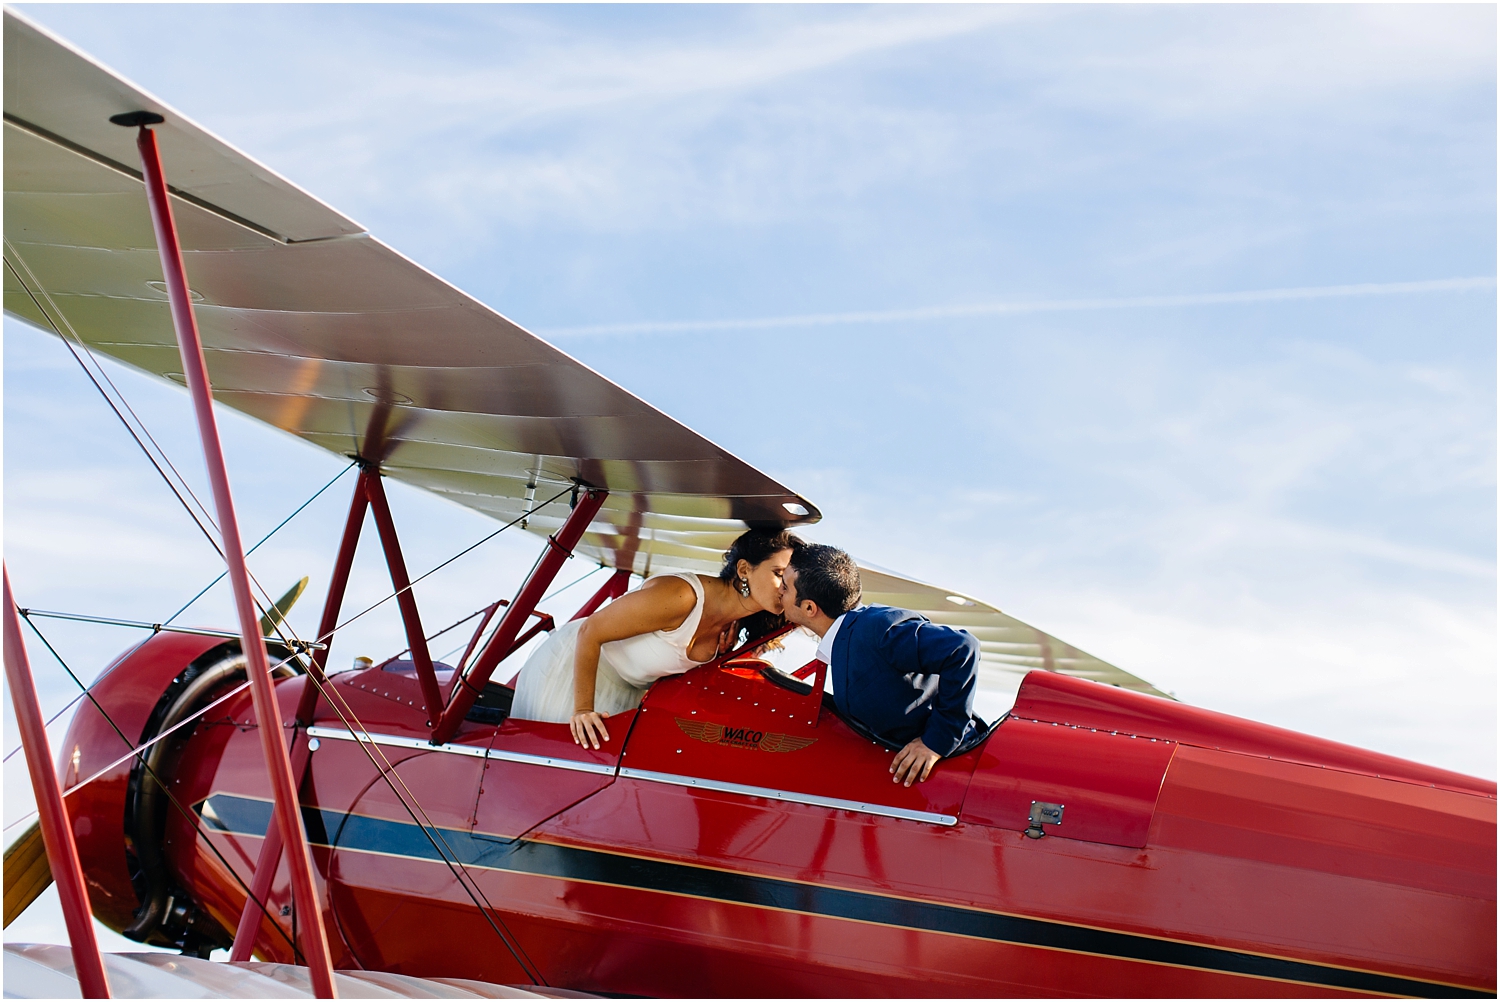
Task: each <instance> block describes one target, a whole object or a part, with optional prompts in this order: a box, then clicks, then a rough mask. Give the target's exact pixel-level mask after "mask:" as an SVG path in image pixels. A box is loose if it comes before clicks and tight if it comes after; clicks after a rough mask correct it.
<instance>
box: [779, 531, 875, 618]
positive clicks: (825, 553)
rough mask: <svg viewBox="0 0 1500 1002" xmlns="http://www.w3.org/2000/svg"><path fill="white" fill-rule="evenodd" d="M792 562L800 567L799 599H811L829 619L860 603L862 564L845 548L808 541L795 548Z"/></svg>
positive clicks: (798, 572) (798, 578) (798, 579)
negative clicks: (860, 568) (855, 560)
mask: <svg viewBox="0 0 1500 1002" xmlns="http://www.w3.org/2000/svg"><path fill="white" fill-rule="evenodd" d="M791 565H792V566H793V567H795V568H797V594H796V600H797V601H798V602H802V601H803V600H804V599H812V600H813V601H814V602H816V603H817V605H818V608H819V609H821V610H823V615H825V616H827V617H829V618H830V619H837V618H838V617H839V616H841V615H843V614H844V613H846V612H848V611H849V610H850V609H852V608H854V607H855V606H856V605H859V596H860V584H859V566H858V565H857V564H856V563H855V562H854V558H853V557H851V556H849V554H847V553H845V552H844V551H843V550H840V549H838V548H837V547H834V546H824V545H823V544H822V543H807V544H805V545H804V546H802V547H801V548H799V549H796V550H793V551H792V560H791Z"/></svg>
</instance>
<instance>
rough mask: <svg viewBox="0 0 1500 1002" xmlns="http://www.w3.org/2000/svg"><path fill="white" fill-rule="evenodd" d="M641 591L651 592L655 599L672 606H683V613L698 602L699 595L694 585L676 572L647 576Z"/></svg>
mask: <svg viewBox="0 0 1500 1002" xmlns="http://www.w3.org/2000/svg"><path fill="white" fill-rule="evenodd" d="M641 593H642V594H649V595H650V596H651V598H652V599H653V601H656V602H661V603H662V604H664V605H667V606H669V607H671V608H677V607H681V608H682V610H683V614H684V615H686V614H687V613H688V612H690V611H691V610H692V608H693V606H694V605H696V604H697V603H698V595H697V593H696V592H695V591H694V590H693V586H692V585H690V584H688V583H687V581H685V580H684V579H683V578H680V577H678V576H677V575H676V574H662V575H660V576H658V577H654V578H647V579H646V582H645V583H644V584H642V585H641Z"/></svg>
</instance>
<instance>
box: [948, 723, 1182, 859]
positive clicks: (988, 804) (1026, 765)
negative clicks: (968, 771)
mask: <svg viewBox="0 0 1500 1002" xmlns="http://www.w3.org/2000/svg"><path fill="white" fill-rule="evenodd" d="M1176 747H1177V746H1176V745H1175V744H1174V743H1172V742H1170V741H1162V740H1157V739H1155V738H1136V737H1134V736H1132V735H1120V734H1112V733H1110V732H1109V731H1107V730H1106V731H1099V730H1095V729H1093V728H1082V727H1076V726H1075V727H1068V726H1065V725H1060V724H1052V723H1043V722H1038V721H1033V720H1027V719H1024V718H1012V719H1011V720H1008V721H1006V723H1005V726H1003V727H1001V728H1000V729H999V730H998V731H996V732H995V734H994V735H993V736H991V738H990V739H989V741H987V742H986V743H985V749H984V754H983V756H982V757H981V758H980V761H979V766H978V768H976V769H975V771H974V782H973V783H972V784H971V785H970V787H969V791H968V795H967V796H966V797H965V798H964V806H963V819H964V821H965V822H968V823H970V824H980V825H991V826H993V827H996V828H1009V829H1011V830H1013V831H1018V832H1023V831H1025V830H1026V829H1027V827H1028V826H1029V818H1030V815H1031V805H1032V803H1033V802H1042V803H1052V804H1062V805H1064V810H1063V817H1062V823H1061V824H1059V825H1047V826H1045V827H1044V829H1043V830H1044V832H1045V834H1046V836H1049V837H1050V836H1056V837H1059V838H1074V839H1084V840H1086V841H1089V842H1105V843H1108V844H1110V845H1123V846H1132V847H1141V846H1144V845H1145V844H1146V836H1147V834H1148V833H1149V832H1150V830H1151V817H1152V815H1153V814H1154V813H1155V811H1156V797H1157V794H1158V793H1159V792H1160V791H1161V783H1162V777H1164V776H1165V775H1166V772H1167V763H1168V762H1170V761H1171V760H1172V752H1173V751H1174V750H1175V749H1176ZM1101 762H1107V763H1109V768H1108V769H1101V768H1100V767H1099V765H1100V763H1101Z"/></svg>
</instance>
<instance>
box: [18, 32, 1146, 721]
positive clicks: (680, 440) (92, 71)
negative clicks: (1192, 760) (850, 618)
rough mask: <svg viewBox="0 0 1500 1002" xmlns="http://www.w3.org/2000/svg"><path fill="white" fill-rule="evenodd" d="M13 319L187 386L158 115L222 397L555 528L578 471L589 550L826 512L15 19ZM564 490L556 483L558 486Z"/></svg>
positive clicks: (950, 620)
mask: <svg viewBox="0 0 1500 1002" xmlns="http://www.w3.org/2000/svg"><path fill="white" fill-rule="evenodd" d="M4 17H5V31H4V33H5V91H4V100H5V125H4V129H5V138H4V154H5V287H4V296H5V311H6V312H7V313H8V314H11V315H13V316H16V317H18V318H21V319H23V320H25V321H27V322H29V323H32V324H35V325H37V326H39V327H41V328H43V329H45V330H50V331H53V332H54V333H56V334H58V335H59V336H61V337H65V338H68V339H70V340H72V341H74V342H75V343H81V344H83V345H86V346H87V348H88V349H89V350H90V351H92V352H96V353H99V354H103V355H108V356H110V357H112V358H114V359H117V360H118V361H121V362H123V363H125V364H127V365H130V366H133V367H134V368H136V369H139V370H141V371H144V372H147V373H150V374H153V375H155V376H158V377H161V378H164V379H169V380H173V381H176V382H181V381H182V375H181V362H180V360H179V356H178V350H177V344H176V339H175V336H174V334H173V329H172V321H171V317H170V315H169V313H168V307H167V301H166V295H165V293H164V291H163V286H162V274H161V265H160V259H159V258H158V255H157V250H156V241H155V237H154V235H153V233H152V228H151V220H150V217H149V215H148V212H147V206H146V199H145V194H144V191H143V189H142V185H141V182H140V174H139V170H138V163H139V161H138V158H137V154H136V150H135V142H134V137H135V133H134V130H132V129H124V128H120V127H118V126H115V125H112V124H110V122H109V117H110V116H111V115H114V114H118V113H120V112H126V111H137V110H148V111H155V112H158V113H160V114H161V115H163V116H164V117H165V118H166V122H165V123H164V124H162V125H159V126H156V130H155V131H156V133H157V137H158V143H159V145H160V148H161V151H162V159H163V163H164V165H165V169H166V173H167V179H168V181H169V182H170V183H171V184H172V186H173V204H172V208H173V212H174V213H175V215H176V220H177V225H178V230H179V232H180V236H181V240H182V245H183V253H184V259H185V261H186V266H187V272H188V279H189V282H190V283H191V285H192V289H193V294H194V297H195V300H196V306H195V312H196V314H197V318H198V323H199V325H200V329H201V334H202V338H203V344H204V348H205V354H206V357H207V362H208V368H209V375H210V378H211V380H212V382H213V386H214V396H215V398H216V399H217V400H218V401H219V402H220V403H222V404H224V405H226V406H229V407H233V408H235V409H236V410H239V411H242V412H244V413H245V414H248V415H250V416H252V417H254V418H257V419H259V420H261V421H263V422H265V423H266V424H269V425H272V426H274V427H276V428H280V429H282V430H283V431H287V432H290V433H291V434H293V435H296V436H298V437H300V438H303V439H305V440H307V441H309V442H312V443H313V444H315V445H319V446H321V447H323V448H325V449H327V450H329V451H330V452H334V453H338V454H340V455H346V456H360V457H363V458H364V459H367V460H371V461H376V462H379V464H380V466H381V468H382V470H383V471H384V472H385V473H386V474H387V475H389V476H391V477H393V478H395V479H397V480H400V481H402V482H404V483H407V484H410V485H412V486H414V487H419V488H421V489H423V490H426V491H429V492H431V493H433V494H437V495H439V496H441V497H444V498H447V499H449V500H451V501H454V502H456V503H458V504H461V505H464V506H465V507H468V508H472V509H474V510H476V511H480V512H483V513H484V514H486V515H489V516H491V517H493V518H496V519H499V520H501V521H506V522H509V521H511V520H514V519H518V518H521V517H522V516H526V526H527V528H528V529H529V530H530V531H532V532H536V533H539V534H547V533H550V532H551V531H553V530H554V529H556V528H557V527H558V526H559V525H561V523H562V520H563V519H564V518H565V517H566V516H567V513H568V501H569V497H568V492H569V488H571V487H572V486H573V485H574V484H575V483H583V484H587V485H589V486H593V487H603V488H605V489H607V490H608V491H609V499H608V501H607V502H606V504H605V507H604V509H603V510H602V511H601V512H600V513H599V516H598V517H597V518H596V519H595V521H594V523H593V525H592V526H591V527H590V529H589V531H588V532H587V533H586V534H585V536H584V538H583V541H582V543H581V545H580V547H579V549H580V551H581V552H582V553H584V554H585V555H587V556H590V557H593V558H595V559H597V560H599V561H600V562H601V563H603V564H605V565H607V566H610V567H616V568H625V569H629V570H631V571H633V572H635V573H638V574H643V573H649V572H652V571H656V570H665V569H684V570H699V571H707V572H710V573H712V572H716V571H717V570H718V567H719V563H720V555H721V554H722V553H723V551H724V550H725V549H726V548H727V547H728V545H729V543H730V542H731V541H732V540H733V539H734V537H735V536H736V535H738V534H739V533H740V532H742V531H744V528H745V526H746V525H747V524H775V525H798V524H806V523H811V522H815V521H817V520H818V518H819V517H820V516H819V512H818V510H817V508H816V507H815V506H814V505H813V504H812V502H810V501H808V500H807V499H806V498H803V497H801V496H800V495H798V494H796V493H794V492H793V491H791V490H788V489H787V488H786V487H783V486H782V485H781V484H779V483H777V482H776V481H774V480H772V479H771V478H770V477H768V476H766V475H765V474H763V473H761V472H760V471H759V470H756V469H755V468H754V467H752V466H750V465H749V464H747V463H745V462H743V461H742V460H740V459H738V458H736V457H735V456H733V455H731V454H730V453H728V452H727V451H725V450H724V449H722V448H720V447H719V446H717V445H715V444H714V443H713V442H710V441H708V440H707V439H705V438H703V437H702V436H701V435H699V434H697V433H696V432H694V431H692V430H691V429H689V428H687V427H685V426H684V425H682V424H680V423H678V422H677V421H675V420H673V419H672V418H670V417H668V416H667V415H665V414H663V413H662V412H661V411H658V410H657V409H655V408H654V407H652V406H650V405H649V404H647V403H645V402H644V401H642V400H641V399H640V398H638V397H636V396H634V395H633V394H631V393H629V392H627V391H626V390H624V389H622V388H621V387H619V386H617V385H615V384H614V383H612V382H610V381H609V380H608V379H606V378H604V377H603V376H601V375H599V374H598V373H596V372H594V371H593V370H592V369H590V368H588V367H587V366H585V365H583V364H582V363H580V362H578V361H577V360H575V359H573V358H570V357H569V356H567V355H566V354H564V353H563V352H561V351H559V350H558V349H556V348H554V347H553V346H551V345H549V344H547V343H546V342H545V341H543V340H541V339H540V338H538V337H536V336H534V335H532V334H530V333H528V332H527V331H525V330H523V329H522V328H521V327H519V326H517V325H516V324H514V323H512V322H511V321H510V320H507V319H506V318H505V317H503V316H501V315H500V314H499V313H497V312H495V311H494V310H492V309H490V308H489V307H488V306H485V305H484V304H483V303H481V302H479V301H478V300H476V299H474V298H472V297H470V296H468V295H466V294H464V293H463V292H461V291H460V290H458V289H456V288H454V287H453V286H452V285H449V284H448V283H447V282H445V281H443V280H442V279H440V278H438V277H437V276H436V275H433V274H432V273H431V272H428V271H426V270H425V269H423V268H421V267H420V266H418V265H417V264H415V263H414V262H412V261H410V260H408V259H406V258H404V257H402V256H401V255H400V254H399V253H397V252H396V251H394V250H392V249H391V248H390V247H388V246H386V245H385V244H383V243H381V242H380V241H379V240H377V239H375V238H374V237H372V236H371V235H370V234H369V233H367V232H366V231H365V230H364V228H363V227H361V226H360V225H359V224H358V223H356V222H354V221H353V220H351V219H349V218H347V217H346V216H344V215H342V214H340V213H339V212H337V211H336V210H334V209H332V208H330V207H329V206H327V205H325V204H324V203H323V202H321V201H319V200H318V199H316V198H314V197H313V196H311V195H309V194H308V193H307V192H305V191H303V190H301V189H300V188H298V187H296V186H295V185H293V184H292V183H291V182H289V181H287V180H285V179H284V178H282V177H280V176H279V175H277V174H276V173H275V172H274V171H272V170H271V169H270V168H268V167H265V166H264V165H262V164H259V163H257V162H256V161H254V160H252V159H251V158H250V157H248V156H246V155H245V154H243V153H241V152H239V151H238V150H236V149H234V148H233V147H231V146H229V145H228V144H227V143H225V142H223V141H222V140H220V139H218V138H216V137H215V136H213V135H212V134H210V133H209V132H207V131H206V130H204V129H202V128H200V127H199V126H197V125H195V124H193V123H192V122H191V121H189V120H187V119H186V118H184V117H183V116H182V115H180V114H178V113H177V112H176V111H174V110H172V109H171V108H170V107H168V106H167V105H165V104H164V103H163V102H161V101H159V100H157V99H156V98H154V97H152V96H151V95H149V94H146V93H144V92H143V91H141V90H139V89H138V88H136V87H134V86H133V85H131V84H130V83H128V82H126V81H125V80H123V79H121V78H120V77H119V76H117V75H116V74H114V73H113V72H111V71H110V70H108V69H106V68H104V67H103V66H100V65H99V64H98V63H96V62H94V61H93V60H92V59H90V58H89V57H87V56H85V55H83V54H82V53H80V52H78V51H76V50H74V49H72V48H70V47H69V46H67V44H66V43H64V42H62V41H60V40H58V39H56V38H54V37H53V36H51V35H49V34H47V33H46V32H45V31H43V30H42V29H40V28H38V27H36V26H35V25H32V24H31V23H29V22H27V21H26V20H25V19H23V18H20V17H18V16H16V15H15V14H14V13H12V12H10V11H6V12H5V15H4ZM558 495H561V496H560V497H559V496H558ZM864 573H865V593H866V600H867V601H872V602H881V603H884V604H891V605H900V606H903V607H906V608H911V609H915V610H916V611H919V612H922V613H924V614H926V615H928V616H929V617H930V618H932V619H934V620H935V621H937V622H941V623H947V624H950V625H954V626H961V627H963V628H965V629H968V630H969V631H970V632H972V633H974V634H975V635H976V636H978V637H979V639H980V641H981V643H982V644H983V647H984V662H985V665H986V671H988V672H993V673H999V675H1000V676H1001V677H1002V680H1003V677H1009V676H1010V675H1015V678H1016V679H1019V675H1018V674H1015V673H1018V672H1024V671H1025V670H1029V669H1030V668H1045V669H1049V670H1053V671H1063V672H1066V673H1068V674H1075V675H1081V676H1084V677H1088V678H1094V679H1097V680H1098V681H1103V682H1109V683H1111V684H1115V685H1125V686H1128V687H1130V688H1135V689H1139V690H1141V691H1146V692H1156V690H1155V689H1153V688H1152V687H1151V686H1149V685H1147V684H1146V683H1145V682H1142V681H1141V680H1139V679H1137V678H1135V677H1134V676H1132V675H1129V674H1127V673H1125V672H1123V671H1120V670H1119V669H1117V668H1114V667H1112V666H1110V665H1107V664H1105V663H1104V662H1102V661H1099V660H1098V659H1096V658H1092V657H1089V656H1088V655H1086V654H1083V653H1082V652H1079V651H1077V650H1075V649H1074V648H1072V647H1070V646H1068V645H1067V644H1063V643H1061V642H1059V641H1057V640H1055V639H1054V638H1052V637H1050V636H1048V635H1046V634H1044V633H1041V632H1040V631H1038V630H1035V629H1033V628H1031V627H1029V626H1026V625H1025V624H1024V623H1020V622H1019V621H1017V620H1014V619H1012V618H1011V617H1009V616H1006V615H1005V614H1004V613H1002V612H1000V611H999V610H998V609H994V608H993V607H991V606H988V605H985V604H983V603H981V602H978V601H977V600H973V599H968V598H967V597H964V596H959V598H962V599H963V600H964V601H966V602H970V603H972V604H970V605H965V606H959V605H955V604H953V603H952V602H950V601H948V599H947V596H948V595H949V594H950V593H949V592H946V591H944V590H943V589H940V588H935V587H933V586H930V585H924V584H921V583H919V582H915V581H910V580H908V579H905V578H901V577H899V576H897V575H892V574H889V573H887V572H883V571H879V570H876V569H873V568H868V569H866V570H865V571H864Z"/></svg>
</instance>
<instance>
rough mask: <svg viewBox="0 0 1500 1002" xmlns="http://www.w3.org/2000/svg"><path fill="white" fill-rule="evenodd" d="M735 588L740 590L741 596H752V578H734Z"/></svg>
mask: <svg viewBox="0 0 1500 1002" xmlns="http://www.w3.org/2000/svg"><path fill="white" fill-rule="evenodd" d="M734 590H735V591H737V592H739V593H740V596H741V597H742V598H749V597H750V579H749V578H735V579H734Z"/></svg>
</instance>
